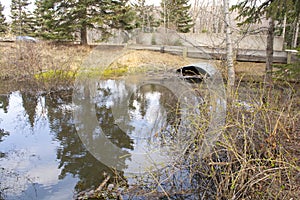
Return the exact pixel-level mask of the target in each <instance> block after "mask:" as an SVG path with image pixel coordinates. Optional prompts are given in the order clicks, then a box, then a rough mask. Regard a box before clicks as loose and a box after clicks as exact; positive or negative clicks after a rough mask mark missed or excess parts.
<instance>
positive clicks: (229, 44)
mask: <svg viewBox="0 0 300 200" xmlns="http://www.w3.org/2000/svg"><path fill="white" fill-rule="evenodd" d="M223 3H224V14H225V16H224V17H225V30H226V61H227V73H228V82H227V91H228V94H229V95H230V94H231V92H232V89H233V87H234V82H235V72H234V65H233V48H232V40H231V26H230V13H229V1H228V0H223Z"/></svg>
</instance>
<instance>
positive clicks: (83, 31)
mask: <svg viewBox="0 0 300 200" xmlns="http://www.w3.org/2000/svg"><path fill="white" fill-rule="evenodd" d="M80 43H81V45H87V44H88V41H87V27H86V26H85V25H83V26H82V27H81V29H80Z"/></svg>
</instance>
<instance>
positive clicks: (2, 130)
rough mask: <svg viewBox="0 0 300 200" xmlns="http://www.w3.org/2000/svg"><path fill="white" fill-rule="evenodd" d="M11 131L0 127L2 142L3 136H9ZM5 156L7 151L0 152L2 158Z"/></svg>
mask: <svg viewBox="0 0 300 200" xmlns="http://www.w3.org/2000/svg"><path fill="white" fill-rule="evenodd" d="M8 135H9V133H8V132H7V131H5V130H4V129H0V142H3V137H5V136H8ZM3 157H5V153H3V152H0V158H3Z"/></svg>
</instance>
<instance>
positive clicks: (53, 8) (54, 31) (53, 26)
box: [35, 0, 133, 44]
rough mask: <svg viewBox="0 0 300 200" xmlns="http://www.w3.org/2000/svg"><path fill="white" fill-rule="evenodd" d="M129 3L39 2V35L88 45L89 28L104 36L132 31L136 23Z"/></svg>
mask: <svg viewBox="0 0 300 200" xmlns="http://www.w3.org/2000/svg"><path fill="white" fill-rule="evenodd" d="M127 2H128V0H121V1H109V0H101V1H99V0H81V1H78V0H68V1H66V0H44V1H43V0H38V1H37V2H36V10H35V16H36V19H37V20H36V21H37V22H38V27H39V31H38V32H39V34H40V35H41V36H42V37H44V38H47V39H56V40H75V39H76V37H78V36H79V37H80V42H81V44H87V42H88V41H87V33H88V30H89V29H98V30H101V32H102V37H105V36H106V35H107V33H109V29H111V28H121V29H130V28H132V27H131V26H130V22H131V21H132V20H133V18H132V12H130V11H131V9H130V7H129V6H127Z"/></svg>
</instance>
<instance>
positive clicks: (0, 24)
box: [0, 2, 7, 34]
mask: <svg viewBox="0 0 300 200" xmlns="http://www.w3.org/2000/svg"><path fill="white" fill-rule="evenodd" d="M3 10H4V6H2V4H1V2H0V34H4V33H6V31H7V23H6V22H5V20H6V18H5V16H4V14H3Z"/></svg>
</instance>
